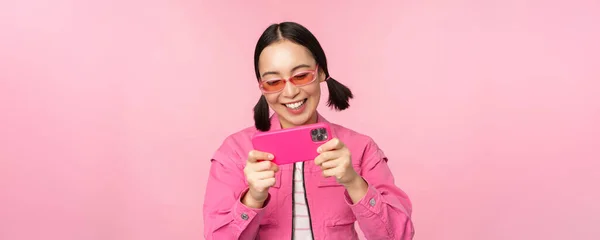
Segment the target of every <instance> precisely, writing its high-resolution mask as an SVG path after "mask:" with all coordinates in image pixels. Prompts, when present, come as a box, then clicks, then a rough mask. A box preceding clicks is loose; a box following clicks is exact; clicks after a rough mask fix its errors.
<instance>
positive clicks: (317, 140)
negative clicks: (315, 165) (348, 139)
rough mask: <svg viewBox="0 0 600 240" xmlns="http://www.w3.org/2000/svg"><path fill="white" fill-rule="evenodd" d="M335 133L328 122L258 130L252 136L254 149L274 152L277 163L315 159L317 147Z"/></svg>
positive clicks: (274, 159)
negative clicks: (263, 130) (272, 129)
mask: <svg viewBox="0 0 600 240" xmlns="http://www.w3.org/2000/svg"><path fill="white" fill-rule="evenodd" d="M332 138H333V134H332V132H331V127H330V126H329V124H327V123H326V122H320V123H315V124H309V125H302V126H298V127H293V128H286V129H281V130H274V131H270V132H258V133H256V134H255V135H253V136H252V146H253V147H254V150H257V151H261V152H267V153H271V154H273V156H274V157H275V158H273V160H271V161H272V162H273V163H275V164H277V165H283V164H290V163H296V162H302V161H309V160H314V159H315V158H316V157H317V156H318V155H319V153H317V148H318V147H319V146H321V145H322V144H324V143H325V142H327V141H329V140H331V139H332Z"/></svg>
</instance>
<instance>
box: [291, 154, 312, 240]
mask: <svg viewBox="0 0 600 240" xmlns="http://www.w3.org/2000/svg"><path fill="white" fill-rule="evenodd" d="M302 167H303V164H302V162H297V163H295V166H294V171H296V172H295V174H294V211H293V212H294V239H295V240H312V229H311V226H310V219H309V217H310V216H309V215H308V207H307V206H306V195H305V192H304V174H303V172H304V171H303V169H302Z"/></svg>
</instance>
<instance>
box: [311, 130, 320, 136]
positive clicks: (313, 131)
mask: <svg viewBox="0 0 600 240" xmlns="http://www.w3.org/2000/svg"><path fill="white" fill-rule="evenodd" d="M317 133H319V132H318V131H317V129H313V130H311V131H310V134H311V135H313V136H314V135H317Z"/></svg>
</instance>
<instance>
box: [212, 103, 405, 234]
mask: <svg viewBox="0 0 600 240" xmlns="http://www.w3.org/2000/svg"><path fill="white" fill-rule="evenodd" d="M318 119H319V120H318V121H326V120H325V119H324V118H323V117H322V116H320V115H319V117H318ZM280 128H281V126H280V124H279V120H278V119H277V114H275V115H273V116H272V117H271V130H276V129H280ZM331 128H332V131H333V132H334V133H335V135H336V137H337V138H339V139H340V140H341V141H342V142H344V143H345V144H346V146H347V147H348V149H350V151H351V154H352V158H353V159H352V162H353V163H352V165H353V167H354V169H355V170H356V172H357V173H359V174H360V175H361V176H362V177H363V178H364V179H365V181H366V182H367V184H368V186H369V189H368V191H367V194H366V196H365V197H364V198H363V199H362V200H360V201H359V202H358V203H356V204H352V201H351V199H350V197H349V196H348V194H347V192H346V190H345V188H344V187H343V186H342V185H340V184H339V183H337V181H336V179H335V178H324V177H323V176H322V173H321V169H320V168H319V167H318V166H316V165H315V164H314V162H313V161H306V162H305V163H304V179H305V191H306V195H307V196H306V200H307V205H308V209H309V216H310V220H311V226H312V230H313V236H314V239H315V240H320V239H344V240H350V239H358V235H357V233H356V230H355V228H354V223H355V222H356V221H357V222H358V224H359V226H360V228H361V230H362V231H363V233H364V234H365V236H366V238H367V239H369V240H374V239H403V240H407V239H412V238H413V235H414V228H413V224H412V221H411V212H412V204H411V202H410V200H409V198H408V196H407V195H406V194H405V193H404V192H403V191H402V190H401V189H399V188H398V187H396V186H395V184H394V177H393V176H392V173H391V172H390V169H389V167H388V165H387V158H386V156H385V155H384V154H383V152H382V151H381V149H379V148H378V147H377V145H376V144H375V142H374V141H373V140H372V139H371V138H370V137H368V136H365V135H362V134H360V133H357V132H354V131H352V130H350V129H347V128H345V127H343V126H340V125H337V124H331ZM256 132H257V130H256V128H254V127H249V128H246V129H244V130H242V131H240V132H237V133H235V134H232V135H230V136H229V137H227V138H226V139H225V140H224V142H223V144H222V145H221V147H220V148H219V149H218V150H217V151H216V152H215V154H214V156H213V158H212V160H211V168H210V176H209V179H208V185H207V188H206V195H205V201H204V224H205V225H204V237H205V238H206V239H211V240H213V239H214V240H229V239H292V235H293V233H292V230H293V226H292V221H293V220H292V206H293V205H294V203H293V202H292V201H293V199H294V198H293V193H292V185H293V171H294V166H293V164H288V165H282V166H280V171H278V172H277V173H276V176H275V179H276V184H275V186H273V187H271V188H270V189H269V197H268V198H267V201H266V202H265V205H264V207H263V208H261V209H252V208H249V207H247V206H245V205H243V204H242V202H241V197H242V196H244V194H245V193H246V192H247V191H248V183H247V182H246V180H245V177H244V172H243V169H244V166H245V162H246V157H247V156H248V152H249V151H250V150H252V143H251V141H250V137H251V136H252V135H253V134H254V133H256Z"/></svg>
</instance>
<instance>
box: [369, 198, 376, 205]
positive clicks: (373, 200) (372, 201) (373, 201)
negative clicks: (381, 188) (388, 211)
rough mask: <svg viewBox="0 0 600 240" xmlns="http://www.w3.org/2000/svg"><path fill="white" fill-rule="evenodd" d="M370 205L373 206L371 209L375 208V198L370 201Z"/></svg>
mask: <svg viewBox="0 0 600 240" xmlns="http://www.w3.org/2000/svg"><path fill="white" fill-rule="evenodd" d="M369 205H371V207H373V206H375V198H371V200H369Z"/></svg>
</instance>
